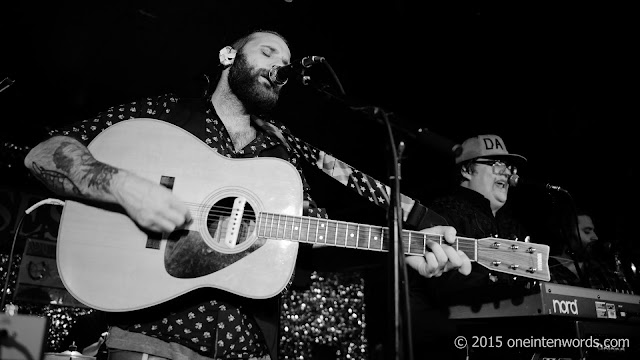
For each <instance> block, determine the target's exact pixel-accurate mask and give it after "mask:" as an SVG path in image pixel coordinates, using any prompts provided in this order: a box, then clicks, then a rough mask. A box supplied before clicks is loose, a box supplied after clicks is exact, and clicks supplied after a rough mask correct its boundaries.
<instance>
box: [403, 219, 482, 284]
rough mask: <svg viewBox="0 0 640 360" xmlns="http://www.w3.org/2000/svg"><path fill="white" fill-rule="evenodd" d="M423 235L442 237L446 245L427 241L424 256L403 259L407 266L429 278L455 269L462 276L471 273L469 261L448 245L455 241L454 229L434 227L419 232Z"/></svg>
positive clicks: (410, 256) (459, 251)
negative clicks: (426, 249)
mask: <svg viewBox="0 0 640 360" xmlns="http://www.w3.org/2000/svg"><path fill="white" fill-rule="evenodd" d="M421 232H423V233H427V234H433V235H442V236H443V238H444V240H445V241H446V243H443V244H442V245H440V244H438V243H437V242H435V241H433V240H427V248H428V250H430V251H427V253H426V254H424V256H418V255H409V256H407V257H406V258H405V262H406V263H407V265H409V266H410V267H412V268H413V269H414V270H416V271H417V272H418V273H419V274H420V275H422V276H424V277H426V278H431V277H438V276H440V275H442V274H443V273H445V272H447V271H449V270H453V269H457V270H458V271H459V272H460V273H461V274H463V275H469V273H471V260H469V257H468V256H467V255H466V254H465V253H463V252H462V251H461V250H456V249H455V248H453V247H451V246H450V245H448V244H453V243H454V242H455V240H456V229H455V228H453V227H451V226H434V227H432V228H428V229H424V230H421Z"/></svg>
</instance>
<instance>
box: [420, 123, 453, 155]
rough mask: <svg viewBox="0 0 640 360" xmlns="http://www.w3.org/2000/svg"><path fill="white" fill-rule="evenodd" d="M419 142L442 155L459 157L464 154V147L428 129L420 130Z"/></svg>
mask: <svg viewBox="0 0 640 360" xmlns="http://www.w3.org/2000/svg"><path fill="white" fill-rule="evenodd" d="M417 138H418V140H420V142H422V143H423V144H424V145H426V146H428V147H430V148H432V149H434V150H437V151H439V152H441V153H444V154H447V155H452V156H453V157H458V156H460V154H462V145H460V144H456V143H454V142H453V141H452V140H449V139H447V138H446V137H444V136H442V135H439V134H436V133H434V132H433V131H430V130H429V129H427V128H420V129H418V136H417Z"/></svg>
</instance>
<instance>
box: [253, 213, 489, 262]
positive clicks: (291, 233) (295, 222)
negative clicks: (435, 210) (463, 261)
mask: <svg viewBox="0 0 640 360" xmlns="http://www.w3.org/2000/svg"><path fill="white" fill-rule="evenodd" d="M256 229H257V235H258V236H260V237H265V238H269V239H274V240H289V241H298V242H302V243H311V244H323V245H329V246H338V247H344V248H354V249H362V250H373V251H382V252H386V251H389V248H390V245H391V242H390V240H391V233H390V232H389V228H387V227H382V226H372V225H363V224H357V223H352V222H345V221H336V220H329V219H320V218H314V217H308V216H291V215H281V214H272V213H260V214H259V216H258V217H257V224H256ZM427 240H432V241H435V242H437V243H438V244H442V243H443V242H444V238H443V236H442V235H437V234H427V233H423V232H419V231H410V230H403V231H402V248H403V249H404V252H405V254H407V255H424V254H425V253H426V252H427V251H428V250H427ZM451 246H452V247H454V248H455V249H457V250H461V251H463V252H464V253H465V254H466V255H467V256H468V257H469V259H470V260H471V261H477V254H478V241H477V240H476V239H472V238H465V237H456V239H455V242H454V243H453V244H451Z"/></svg>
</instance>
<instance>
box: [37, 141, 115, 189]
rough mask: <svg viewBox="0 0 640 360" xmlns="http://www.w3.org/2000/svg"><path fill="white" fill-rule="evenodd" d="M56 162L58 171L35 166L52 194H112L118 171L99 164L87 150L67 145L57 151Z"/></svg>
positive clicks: (54, 160) (63, 144) (59, 146)
mask: <svg viewBox="0 0 640 360" xmlns="http://www.w3.org/2000/svg"><path fill="white" fill-rule="evenodd" d="M52 159H53V164H54V165H55V167H56V168H57V170H48V169H45V168H44V167H42V166H40V165H38V164H36V163H35V162H34V163H32V170H33V172H34V174H35V175H36V176H37V177H38V178H39V179H40V181H42V182H43V183H45V185H47V186H48V187H50V188H51V189H52V190H54V191H56V192H63V193H67V194H71V195H82V194H83V193H86V192H93V191H92V190H98V191H100V192H103V193H106V194H111V190H110V184H111V179H113V176H114V175H115V174H117V173H118V169H116V168H114V167H112V166H109V165H106V164H103V163H101V162H99V161H97V160H95V159H94V158H93V156H91V154H90V153H89V152H88V151H86V149H84V148H82V147H79V146H77V145H76V144H74V143H72V142H68V141H65V142H62V143H60V144H59V145H58V147H57V148H56V149H55V150H54V152H53V156H52ZM74 180H75V182H74ZM78 182H81V183H78ZM83 190H84V191H83Z"/></svg>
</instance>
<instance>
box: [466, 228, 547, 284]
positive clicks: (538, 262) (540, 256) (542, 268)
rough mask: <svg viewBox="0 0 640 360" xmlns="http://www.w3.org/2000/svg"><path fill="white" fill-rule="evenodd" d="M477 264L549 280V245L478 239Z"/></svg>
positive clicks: (513, 273)
mask: <svg viewBox="0 0 640 360" xmlns="http://www.w3.org/2000/svg"><path fill="white" fill-rule="evenodd" d="M477 255H478V256H477V262H478V264H480V265H482V266H484V267H486V268H487V269H490V270H494V271H499V272H503V273H507V274H511V275H516V276H522V277H528V278H531V279H536V280H543V281H549V280H550V279H551V274H550V273H549V246H548V245H541V244H534V243H530V242H524V241H515V240H505V239H500V238H484V239H479V240H478V253H477Z"/></svg>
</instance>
